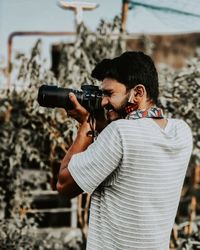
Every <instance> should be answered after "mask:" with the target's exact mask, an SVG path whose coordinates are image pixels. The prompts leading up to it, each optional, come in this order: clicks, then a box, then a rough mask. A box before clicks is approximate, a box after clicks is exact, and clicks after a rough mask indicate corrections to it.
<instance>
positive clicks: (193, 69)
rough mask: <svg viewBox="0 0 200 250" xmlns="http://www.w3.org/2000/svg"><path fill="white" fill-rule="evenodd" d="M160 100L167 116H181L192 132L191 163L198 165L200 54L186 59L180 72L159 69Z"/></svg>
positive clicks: (199, 146)
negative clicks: (186, 61)
mask: <svg viewBox="0 0 200 250" xmlns="http://www.w3.org/2000/svg"><path fill="white" fill-rule="evenodd" d="M160 92H161V93H160V96H161V97H160V101H161V104H162V106H163V107H164V110H165V112H166V114H167V116H168V117H174V118H181V119H183V120H184V121H186V122H187V123H188V125H189V126H190V127H191V129H192V134H193V144H194V148H193V152H192V159H191V165H195V166H198V165H200V127H199V124H200V99H199V96H200V55H198V54H197V56H196V57H195V58H193V59H190V60H189V61H188V64H187V67H185V68H184V69H182V70H181V72H175V71H173V70H172V69H170V68H164V69H162V70H161V71H160Z"/></svg>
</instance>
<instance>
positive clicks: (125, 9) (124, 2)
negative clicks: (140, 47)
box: [121, 0, 129, 32]
mask: <svg viewBox="0 0 200 250" xmlns="http://www.w3.org/2000/svg"><path fill="white" fill-rule="evenodd" d="M128 7H129V0H122V27H121V28H122V32H125V31H126V24H127V17H128Z"/></svg>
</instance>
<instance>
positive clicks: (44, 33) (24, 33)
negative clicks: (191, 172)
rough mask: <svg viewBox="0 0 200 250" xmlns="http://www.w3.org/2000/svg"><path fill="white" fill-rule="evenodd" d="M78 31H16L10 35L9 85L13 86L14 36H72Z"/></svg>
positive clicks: (8, 46) (8, 45)
mask: <svg viewBox="0 0 200 250" xmlns="http://www.w3.org/2000/svg"><path fill="white" fill-rule="evenodd" d="M76 34H77V33H76V32H64V31H16V32H13V33H11V34H10V35H9V37H8V43H7V48H8V63H7V67H8V81H7V87H8V88H10V87H11V71H12V46H13V38H14V37H16V36H70V35H71V36H72V35H76Z"/></svg>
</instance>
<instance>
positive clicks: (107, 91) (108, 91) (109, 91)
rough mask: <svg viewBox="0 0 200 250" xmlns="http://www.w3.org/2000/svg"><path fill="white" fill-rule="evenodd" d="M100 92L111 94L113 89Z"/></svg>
mask: <svg viewBox="0 0 200 250" xmlns="http://www.w3.org/2000/svg"><path fill="white" fill-rule="evenodd" d="M101 91H102V92H103V93H111V92H113V89H102V90H101Z"/></svg>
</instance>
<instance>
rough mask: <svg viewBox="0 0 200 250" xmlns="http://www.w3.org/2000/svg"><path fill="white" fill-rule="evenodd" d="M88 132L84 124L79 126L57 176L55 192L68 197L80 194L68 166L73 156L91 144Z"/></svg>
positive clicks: (85, 123) (88, 129) (87, 127)
mask: <svg viewBox="0 0 200 250" xmlns="http://www.w3.org/2000/svg"><path fill="white" fill-rule="evenodd" d="M88 131H90V125H89V123H87V122H84V123H83V124H81V125H80V127H79V130H78V134H77V137H76V139H75V141H74V143H73V144H72V146H71V147H70V148H69V150H68V152H67V153H66V155H65V157H64V158H63V160H62V162H61V166H60V170H59V175H58V183H57V190H58V191H59V192H60V193H64V194H66V195H67V196H68V197H74V196H76V195H78V194H80V193H81V192H82V190H81V189H80V188H79V187H78V186H77V184H76V183H75V182H74V180H73V178H72V176H71V174H70V173H69V171H68V169H67V168H68V164H69V162H70V160H71V158H72V156H73V155H74V154H77V153H80V152H83V151H85V150H86V149H87V147H88V146H89V145H90V144H91V143H92V141H93V140H92V137H89V136H88V135H87V132H88Z"/></svg>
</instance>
